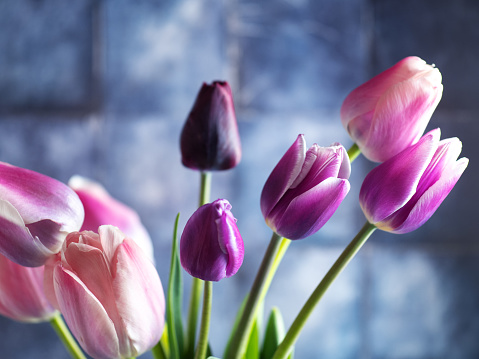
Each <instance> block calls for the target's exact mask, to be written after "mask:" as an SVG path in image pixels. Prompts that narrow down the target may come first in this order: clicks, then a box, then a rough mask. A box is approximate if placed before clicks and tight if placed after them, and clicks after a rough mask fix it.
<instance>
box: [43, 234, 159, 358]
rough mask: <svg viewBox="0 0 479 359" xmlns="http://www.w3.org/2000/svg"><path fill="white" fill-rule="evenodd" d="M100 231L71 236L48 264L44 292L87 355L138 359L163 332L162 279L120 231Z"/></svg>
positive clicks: (141, 252)
mask: <svg viewBox="0 0 479 359" xmlns="http://www.w3.org/2000/svg"><path fill="white" fill-rule="evenodd" d="M98 232H99V234H96V233H94V232H90V231H83V232H74V233H70V234H69V235H68V236H67V238H66V240H65V243H64V244H63V246H62V250H61V252H60V254H59V255H57V257H56V258H55V259H51V260H50V261H49V262H48V264H47V266H46V270H45V271H46V273H45V277H46V279H45V284H46V285H45V289H46V291H47V293H48V297H49V298H54V300H53V302H54V305H56V306H57V307H58V308H59V309H60V311H61V313H62V314H63V316H64V318H65V321H66V323H67V324H68V326H69V328H70V330H71V331H72V333H73V335H74V336H75V338H76V339H77V340H78V342H79V343H80V345H81V346H82V347H83V349H84V350H85V351H86V352H87V353H88V354H89V355H91V356H92V357H94V358H129V357H134V356H138V355H140V354H142V353H144V352H145V351H147V350H149V349H151V348H152V347H153V346H154V345H155V344H156V343H157V342H158V341H159V339H160V337H161V334H162V331H163V326H164V312H165V299H164V294H163V289H162V286H161V281H160V278H159V276H158V273H157V272H156V269H155V267H154V266H153V264H152V263H151V261H150V260H149V259H148V257H147V256H146V255H145V254H144V252H143V251H142V250H141V249H140V247H139V246H138V245H137V244H136V243H135V242H134V241H133V240H131V239H129V238H126V237H125V235H124V234H123V233H122V232H121V231H120V230H119V229H118V228H116V227H113V226H101V227H100V228H99V229H98ZM49 276H50V278H48V279H47V277H49ZM47 282H48V283H47Z"/></svg>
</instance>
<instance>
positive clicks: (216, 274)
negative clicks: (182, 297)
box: [180, 199, 244, 281]
mask: <svg viewBox="0 0 479 359" xmlns="http://www.w3.org/2000/svg"><path fill="white" fill-rule="evenodd" d="M243 258H244V245H243V239H242V238H241V234H240V232H239V230H238V227H237V226H236V219H235V218H234V217H233V214H232V213H231V205H230V203H229V202H228V201H227V200H226V199H218V200H216V201H214V202H213V203H207V204H205V205H203V206H201V207H200V208H198V209H197V210H196V212H195V213H193V215H192V216H191V217H190V219H189V220H188V222H187V223H186V226H185V229H184V231H183V234H182V235H181V242H180V259H181V265H182V266H183V268H184V269H185V270H186V271H187V272H188V273H189V274H191V275H192V276H193V277H196V278H200V279H202V280H208V281H219V280H220V279H223V278H227V277H231V276H232V275H234V274H236V272H237V271H238V270H239V268H240V267H241V264H242V263H243Z"/></svg>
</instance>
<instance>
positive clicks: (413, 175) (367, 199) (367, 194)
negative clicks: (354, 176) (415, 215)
mask: <svg viewBox="0 0 479 359" xmlns="http://www.w3.org/2000/svg"><path fill="white" fill-rule="evenodd" d="M439 136H440V131H439V129H436V130H433V131H430V132H429V133H427V134H426V135H424V136H423V137H422V138H421V140H420V141H419V142H418V143H417V144H415V145H413V146H410V147H408V148H407V149H405V150H404V151H402V152H401V153H399V154H397V155H396V156H394V157H393V158H391V159H389V160H388V161H386V162H384V163H382V164H380V165H379V166H377V167H376V168H374V169H373V170H372V171H371V172H370V173H369V174H368V175H367V176H366V178H365V179H364V182H363V184H362V186H361V191H360V194H359V203H360V205H361V208H362V209H363V212H364V214H365V215H366V218H367V219H368V221H369V222H370V223H372V224H375V223H377V222H380V221H382V220H384V219H385V218H387V217H389V216H390V215H391V214H392V213H394V212H396V211H397V210H398V209H399V208H401V207H402V206H404V205H405V204H406V203H407V202H408V201H409V200H410V199H411V197H412V196H413V195H414V193H415V192H416V188H417V186H418V183H419V180H420V179H421V176H422V174H423V172H424V170H425V169H426V168H427V166H428V164H429V162H430V161H431V158H432V156H433V155H434V153H435V151H436V148H437V145H438V142H439Z"/></svg>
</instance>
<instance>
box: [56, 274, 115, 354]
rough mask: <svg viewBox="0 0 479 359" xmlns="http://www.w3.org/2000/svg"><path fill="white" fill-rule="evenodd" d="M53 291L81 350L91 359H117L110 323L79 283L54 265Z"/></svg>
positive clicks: (106, 315) (113, 331) (113, 332)
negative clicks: (92, 358)
mask: <svg viewBox="0 0 479 359" xmlns="http://www.w3.org/2000/svg"><path fill="white" fill-rule="evenodd" d="M54 288H55V293H56V297H57V299H58V304H59V306H60V308H61V312H62V314H63V316H64V317H65V321H66V323H67V324H68V327H69V328H70V330H71V332H72V333H73V335H74V336H75V338H76V339H77V340H78V342H79V343H80V345H81V346H82V348H83V349H84V350H85V351H86V352H87V353H88V354H89V355H90V356H92V357H94V358H119V357H120V353H119V346H118V338H117V334H116V331H115V327H114V325H113V322H112V321H111V320H110V318H109V317H108V314H107V313H106V311H105V309H104V308H103V306H102V305H101V303H100V302H99V301H98V299H96V298H95V296H94V295H93V294H92V293H91V292H90V291H89V290H88V288H86V287H85V286H84V285H83V283H82V282H81V280H80V279H79V278H78V277H77V276H76V275H75V274H74V273H72V272H70V271H68V270H65V269H63V268H62V266H61V265H57V266H56V267H55V269H54Z"/></svg>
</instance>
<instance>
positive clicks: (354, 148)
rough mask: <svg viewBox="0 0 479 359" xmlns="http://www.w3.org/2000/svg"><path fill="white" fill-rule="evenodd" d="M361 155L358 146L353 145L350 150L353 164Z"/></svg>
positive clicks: (350, 158)
mask: <svg viewBox="0 0 479 359" xmlns="http://www.w3.org/2000/svg"><path fill="white" fill-rule="evenodd" d="M360 154H361V150H360V149H359V147H358V145H357V144H355V143H353V145H352V146H351V147H350V148H349V150H348V156H349V161H351V163H352V162H353V161H354V160H355V159H356V157H358V156H359V155H360Z"/></svg>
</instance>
